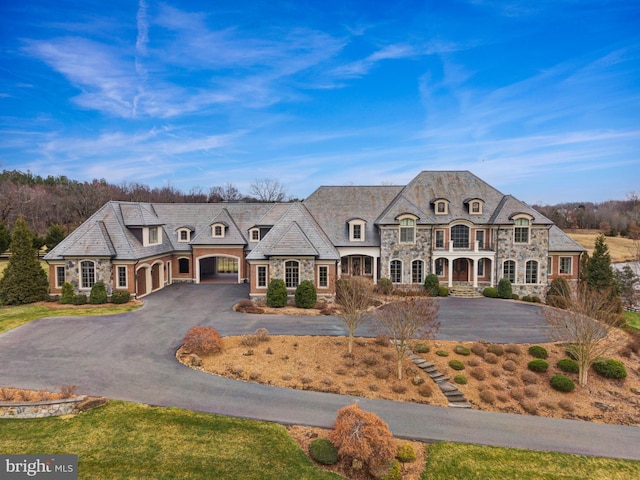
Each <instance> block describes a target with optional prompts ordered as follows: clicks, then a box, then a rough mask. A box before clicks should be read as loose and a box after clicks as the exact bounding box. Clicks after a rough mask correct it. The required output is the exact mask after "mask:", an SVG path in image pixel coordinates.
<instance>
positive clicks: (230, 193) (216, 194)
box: [209, 182, 242, 202]
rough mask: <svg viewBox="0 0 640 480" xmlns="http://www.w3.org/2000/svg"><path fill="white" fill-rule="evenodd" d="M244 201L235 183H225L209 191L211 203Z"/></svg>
mask: <svg viewBox="0 0 640 480" xmlns="http://www.w3.org/2000/svg"><path fill="white" fill-rule="evenodd" d="M241 199H242V195H241V194H240V190H238V189H237V188H236V186H235V185H234V184H233V183H228V182H227V183H225V184H224V185H217V186H215V187H211V190H209V201H211V202H237V201H238V200H241Z"/></svg>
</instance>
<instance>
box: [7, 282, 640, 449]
mask: <svg viewBox="0 0 640 480" xmlns="http://www.w3.org/2000/svg"><path fill="white" fill-rule="evenodd" d="M246 295H247V286H246V285H172V286H170V287H167V288H165V289H163V290H161V291H159V292H157V293H154V294H153V295H149V296H148V297H146V298H145V305H144V307H143V308H141V309H139V310H137V311H135V312H129V313H125V314H122V315H114V316H106V317H56V318H48V319H41V320H37V321H34V322H31V323H29V324H27V325H23V326H22V327H19V328H16V329H14V330H11V331H9V332H7V333H5V334H3V335H0V385H3V386H15V387H23V388H37V389H58V388H59V387H60V386H62V385H67V384H73V385H77V387H78V391H79V392H81V393H83V394H89V395H103V396H106V397H109V398H115V399H122V400H128V401H133V402H139V403H146V404H151V405H160V406H176V407H180V408H187V409H192V410H198V411H204V412H211V413H218V414H222V415H229V416H236V417H244V418H253V419H259V420H267V421H275V422H279V423H285V424H288V423H289V424H293V423H295V424H304V425H313V426H319V427H325V428H328V427H330V426H331V425H332V424H333V422H334V420H335V414H336V411H337V410H338V409H339V408H341V407H343V406H345V405H348V404H351V403H354V402H359V403H360V404H361V405H362V407H363V408H365V409H367V410H370V411H372V412H375V413H376V414H378V415H379V416H380V417H381V418H382V419H383V420H384V421H386V422H387V423H388V424H389V427H390V428H391V430H392V431H393V432H394V434H395V435H397V436H399V437H406V438H414V439H418V440H423V441H435V440H448V441H457V442H470V443H478V444H484V445H500V446H511V447H519V448H526V449H538V450H555V451H562V452H569V453H582V454H588V455H603V456H611V457H618V458H631V459H640V451H639V450H638V449H637V448H636V446H637V445H638V444H640V428H637V427H625V426H620V425H603V424H595V423H589V422H580V421H571V420H558V419H552V418H542V417H531V416H526V415H510V414H503V413H494V412H481V411H477V410H460V409H454V408H442V407H433V406H429V405H420V404H411V403H401V402H400V403H398V402H391V401H385V400H371V399H364V398H358V397H349V396H344V395H332V394H326V393H318V392H309V391H298V390H291V389H283V388H276V387H271V386H266V385H259V384H252V383H247V382H240V381H235V380H231V379H227V378H221V377H217V376H213V375H209V374H206V373H203V372H199V371H195V370H191V369H189V368H187V367H185V366H183V365H182V364H180V363H178V362H177V361H176V359H175V351H176V349H177V347H178V346H179V345H180V343H181V339H182V337H183V336H184V334H185V332H186V331H187V330H188V329H189V328H190V327H191V326H193V325H210V326H213V327H215V328H216V329H218V330H219V331H220V333H221V334H222V335H231V334H243V333H252V332H254V331H255V330H256V328H259V327H265V328H267V329H268V330H269V331H270V332H271V333H272V334H275V335H277V334H294V335H295V334H308V335H345V334H346V331H347V330H346V327H345V326H344V324H343V323H342V321H341V320H340V319H339V318H337V317H310V316H309V317H291V316H283V315H245V314H240V313H236V312H233V311H232V309H231V307H232V306H233V304H234V303H235V301H236V300H237V299H238V298H242V297H246ZM440 302H441V307H440V315H439V318H440V321H441V323H442V328H441V330H440V334H439V338H442V339H456V340H479V339H483V340H486V341H491V342H518V343H521V342H525V343H534V342H544V341H547V340H548V337H547V336H546V333H545V330H546V328H545V325H544V320H543V318H542V316H541V314H540V307H539V306H537V305H528V304H521V303H519V302H511V301H499V300H491V299H484V298H483V299H453V298H447V299H442V300H440ZM360 330H361V331H359V332H357V333H358V334H361V335H375V332H370V331H368V329H367V327H363V328H361V329H360Z"/></svg>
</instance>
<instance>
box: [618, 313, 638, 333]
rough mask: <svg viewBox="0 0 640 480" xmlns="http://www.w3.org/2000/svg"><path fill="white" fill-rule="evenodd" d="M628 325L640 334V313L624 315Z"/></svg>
mask: <svg viewBox="0 0 640 480" xmlns="http://www.w3.org/2000/svg"><path fill="white" fill-rule="evenodd" d="M622 316H623V317H624V319H625V321H626V322H627V325H629V326H630V327H631V328H632V329H634V330H635V331H636V332H638V333H640V313H635V312H624V313H623V314H622Z"/></svg>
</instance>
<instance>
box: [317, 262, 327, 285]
mask: <svg viewBox="0 0 640 480" xmlns="http://www.w3.org/2000/svg"><path fill="white" fill-rule="evenodd" d="M318 287H319V288H328V287H329V267H328V266H326V265H320V266H319V267H318Z"/></svg>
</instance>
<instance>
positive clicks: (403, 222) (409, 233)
mask: <svg viewBox="0 0 640 480" xmlns="http://www.w3.org/2000/svg"><path fill="white" fill-rule="evenodd" d="M399 220H400V243H415V239H416V220H415V218H414V217H413V216H411V217H402V218H400V219H399Z"/></svg>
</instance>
